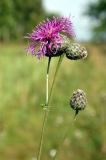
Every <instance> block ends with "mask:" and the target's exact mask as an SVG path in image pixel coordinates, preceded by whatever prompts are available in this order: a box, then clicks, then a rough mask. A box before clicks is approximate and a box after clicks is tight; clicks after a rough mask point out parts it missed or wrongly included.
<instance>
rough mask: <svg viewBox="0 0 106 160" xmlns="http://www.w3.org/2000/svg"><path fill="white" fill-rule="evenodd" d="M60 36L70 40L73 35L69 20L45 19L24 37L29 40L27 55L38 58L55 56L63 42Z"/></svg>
mask: <svg viewBox="0 0 106 160" xmlns="http://www.w3.org/2000/svg"><path fill="white" fill-rule="evenodd" d="M62 34H66V35H67V36H69V37H71V38H72V37H73V36H74V35H75V34H74V31H73V27H72V22H71V20H70V19H69V18H64V17H62V18H55V17H53V18H52V19H51V20H49V19H47V21H45V22H43V23H41V24H39V25H38V26H37V27H36V28H35V29H34V30H33V32H32V33H31V34H28V35H27V36H26V38H27V39H28V40H29V46H28V48H27V51H28V53H31V54H33V55H37V57H38V58H41V57H42V56H54V55H56V52H57V50H58V49H59V48H60V47H61V44H62V43H63V41H64V38H63V36H62ZM38 46H39V47H38ZM36 50H37V51H36Z"/></svg>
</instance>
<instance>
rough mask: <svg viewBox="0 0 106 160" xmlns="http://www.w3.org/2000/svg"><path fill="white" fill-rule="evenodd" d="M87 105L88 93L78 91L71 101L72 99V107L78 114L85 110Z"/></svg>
mask: <svg viewBox="0 0 106 160" xmlns="http://www.w3.org/2000/svg"><path fill="white" fill-rule="evenodd" d="M86 105H87V98H86V93H85V92H84V91H83V90H80V89H77V90H76V91H75V92H74V93H73V95H72V97H71V99H70V106H71V108H73V109H74V110H76V114H77V113H78V111H80V110H84V108H85V107H86Z"/></svg>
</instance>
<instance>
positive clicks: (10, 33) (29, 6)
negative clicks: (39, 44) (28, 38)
mask: <svg viewBox="0 0 106 160" xmlns="http://www.w3.org/2000/svg"><path fill="white" fill-rule="evenodd" d="M45 14H46V13H45V11H44V9H43V6H42V0H0V40H1V41H8V40H14V39H19V40H22V38H21V37H23V36H24V35H26V33H27V32H29V31H31V30H32V29H33V28H34V27H35V26H36V24H38V23H39V22H40V21H41V20H42V19H43V18H44V16H45Z"/></svg>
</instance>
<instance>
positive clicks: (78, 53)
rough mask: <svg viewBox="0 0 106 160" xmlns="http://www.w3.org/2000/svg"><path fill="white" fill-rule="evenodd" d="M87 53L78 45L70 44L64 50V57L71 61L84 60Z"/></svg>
mask: <svg viewBox="0 0 106 160" xmlns="http://www.w3.org/2000/svg"><path fill="white" fill-rule="evenodd" d="M87 55H88V52H87V50H86V48H85V47H82V46H81V45H80V44H78V43H70V44H69V45H68V46H67V48H66V57H67V58H68V59H71V60H79V59H85V58H86V57H87Z"/></svg>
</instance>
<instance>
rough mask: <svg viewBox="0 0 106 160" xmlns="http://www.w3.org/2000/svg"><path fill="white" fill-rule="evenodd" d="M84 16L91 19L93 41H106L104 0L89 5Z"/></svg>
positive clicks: (105, 3)
mask: <svg viewBox="0 0 106 160" xmlns="http://www.w3.org/2000/svg"><path fill="white" fill-rule="evenodd" d="M87 10H88V11H87V12H86V14H87V15H88V16H89V17H90V18H91V21H92V23H91V25H92V31H93V40H94V41H98V42H101V41H106V0H96V1H94V2H92V3H90V4H89V6H88V9H87Z"/></svg>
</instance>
